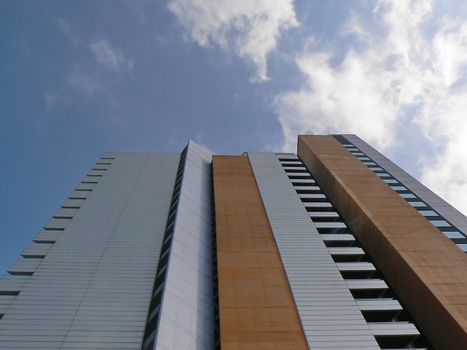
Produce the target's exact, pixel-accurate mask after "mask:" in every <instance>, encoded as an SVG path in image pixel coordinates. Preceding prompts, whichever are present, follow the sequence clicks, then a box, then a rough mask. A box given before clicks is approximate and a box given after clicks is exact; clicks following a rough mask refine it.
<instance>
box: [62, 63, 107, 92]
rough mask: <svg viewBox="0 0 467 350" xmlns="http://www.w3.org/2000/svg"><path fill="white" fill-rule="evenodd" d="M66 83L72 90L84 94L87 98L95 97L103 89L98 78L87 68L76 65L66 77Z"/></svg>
mask: <svg viewBox="0 0 467 350" xmlns="http://www.w3.org/2000/svg"><path fill="white" fill-rule="evenodd" d="M68 83H69V84H70V86H71V87H73V88H74V89H76V90H78V91H80V92H82V93H84V94H85V95H86V96H88V97H92V96H96V95H97V94H99V93H101V92H102V91H103V89H104V86H103V84H102V82H101V81H100V78H99V77H98V76H97V74H96V73H95V72H93V71H91V70H90V69H89V67H86V66H83V65H81V64H77V65H75V66H74V67H73V69H72V71H71V73H70V75H69V76H68Z"/></svg>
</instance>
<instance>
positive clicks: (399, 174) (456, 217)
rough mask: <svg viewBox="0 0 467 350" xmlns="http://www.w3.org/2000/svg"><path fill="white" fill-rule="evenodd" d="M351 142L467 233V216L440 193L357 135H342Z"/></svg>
mask: <svg viewBox="0 0 467 350" xmlns="http://www.w3.org/2000/svg"><path fill="white" fill-rule="evenodd" d="M342 136H343V137H344V138H346V139H347V140H348V141H349V142H350V143H352V144H354V145H355V146H356V147H358V148H359V149H360V150H361V151H362V152H365V153H366V154H367V155H368V156H369V157H371V158H372V159H373V160H374V161H375V162H376V163H378V164H379V165H380V166H382V167H383V168H384V169H385V170H386V171H387V172H388V173H390V174H391V175H392V176H393V177H394V178H396V179H397V180H399V181H400V182H401V183H402V184H403V185H404V186H406V187H407V188H408V189H409V190H410V191H412V192H413V193H415V194H416V195H417V196H418V197H419V198H421V199H422V200H424V201H425V203H427V204H428V205H429V206H430V207H432V208H433V209H434V210H436V211H437V212H438V213H439V214H440V215H441V216H443V217H444V218H445V219H447V220H448V221H450V222H451V223H452V224H453V225H454V226H456V227H457V228H458V229H459V230H460V231H462V232H463V233H464V234H467V217H466V216H465V215H464V214H462V213H461V212H459V211H458V210H457V209H455V208H454V207H453V206H451V205H450V204H449V203H447V202H446V201H444V200H443V199H441V198H440V197H439V196H438V195H436V194H435V193H433V192H432V191H431V190H429V189H428V188H427V187H425V186H424V185H422V184H421V183H420V182H419V181H417V180H416V179H415V178H413V177H412V176H410V175H409V174H408V173H407V172H405V171H404V170H402V169H401V168H399V167H398V166H397V165H396V164H394V163H393V162H391V161H390V160H389V159H387V158H386V157H385V156H383V155H382V154H381V153H379V152H378V151H376V150H375V149H374V148H373V147H371V146H370V145H368V144H367V143H366V142H364V141H363V140H361V139H360V138H359V137H358V136H356V135H342Z"/></svg>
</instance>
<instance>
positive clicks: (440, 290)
mask: <svg viewBox="0 0 467 350" xmlns="http://www.w3.org/2000/svg"><path fill="white" fill-rule="evenodd" d="M298 154H299V156H300V158H301V159H302V161H303V162H304V163H305V165H306V166H307V167H308V168H309V169H310V170H311V171H312V173H313V175H314V176H315V178H316V179H317V181H318V182H319V183H320V185H321V187H322V188H323V189H324V191H325V192H326V193H327V195H328V196H329V198H330V199H331V201H332V202H333V204H334V205H335V206H336V207H337V209H338V210H339V211H340V213H341V214H342V216H343V217H344V218H345V219H346V221H347V222H348V223H349V225H350V227H351V228H352V230H353V232H354V233H355V235H356V236H357V237H358V238H359V240H360V241H361V243H362V245H363V246H364V248H365V249H366V251H367V252H368V254H369V255H370V256H371V257H372V259H373V260H374V261H375V264H376V265H377V266H378V267H379V268H380V269H381V271H382V273H383V275H384V277H385V279H386V280H387V281H388V282H389V284H390V285H391V287H392V288H393V289H394V290H395V292H396V294H397V295H398V296H399V298H400V300H401V301H402V303H403V304H404V305H405V306H406V307H407V309H408V310H409V312H410V313H411V315H412V316H413V317H414V319H415V320H416V321H417V323H418V324H419V325H420V327H421V328H422V329H423V330H424V332H425V334H426V335H427V336H428V337H429V338H430V340H431V342H432V343H433V345H434V346H435V347H436V348H437V349H446V350H447V349H462V348H464V347H465V344H467V309H466V304H467V274H466V271H467V256H466V255H465V254H464V253H463V252H462V251H461V250H459V249H458V248H457V247H456V246H455V245H454V244H453V243H452V242H451V241H450V240H449V239H448V238H447V237H445V236H444V235H441V234H440V232H439V230H438V229H437V228H436V227H434V226H433V225H432V224H431V223H430V222H429V221H427V220H426V219H425V218H424V217H423V216H421V215H420V214H419V213H418V212H417V211H416V210H415V209H414V208H412V207H411V206H410V205H409V204H408V203H407V202H406V201H405V200H404V199H402V198H401V197H400V196H399V195H398V194H397V193H396V192H395V191H393V190H392V189H391V188H390V187H389V186H387V185H386V184H385V183H384V182H383V181H382V180H381V179H380V178H379V177H377V176H376V175H375V174H373V173H372V172H371V171H370V170H369V169H368V168H367V167H366V166H365V165H364V164H362V163H361V162H360V161H359V160H358V159H356V158H355V157H354V156H353V155H352V154H351V153H350V152H348V151H346V150H345V149H344V148H343V147H342V146H341V145H340V144H339V143H338V141H337V140H336V139H334V138H333V137H331V136H300V137H299V142H298Z"/></svg>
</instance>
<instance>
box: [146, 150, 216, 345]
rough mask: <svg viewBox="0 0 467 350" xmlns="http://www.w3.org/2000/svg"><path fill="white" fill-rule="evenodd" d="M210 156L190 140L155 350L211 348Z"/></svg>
mask: <svg viewBox="0 0 467 350" xmlns="http://www.w3.org/2000/svg"><path fill="white" fill-rule="evenodd" d="M210 163H211V155H210V154H209V152H208V151H207V150H205V149H204V148H202V147H200V146H198V145H197V144H196V143H194V142H192V141H190V143H189V144H188V151H187V157H186V162H185V168H184V173H183V182H182V187H181V192H180V197H179V204H178V209H177V218H176V221H175V229H174V235H173V240H172V245H171V252H170V258H169V265H168V273H167V278H166V284H165V285H166V287H165V290H164V296H163V301H162V307H161V315H160V319H159V330H158V334H157V339H156V347H155V348H156V349H158V350H172V349H180V350H184V349H187V350H188V349H193V350H194V349H197V350H205V349H214V318H213V312H214V306H213V295H212V293H213V278H212V242H211V170H210Z"/></svg>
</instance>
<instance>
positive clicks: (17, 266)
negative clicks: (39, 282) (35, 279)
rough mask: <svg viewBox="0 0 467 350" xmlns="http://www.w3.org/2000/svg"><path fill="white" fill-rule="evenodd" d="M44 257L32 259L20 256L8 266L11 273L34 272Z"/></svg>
mask: <svg viewBox="0 0 467 350" xmlns="http://www.w3.org/2000/svg"><path fill="white" fill-rule="evenodd" d="M41 262H42V259H31V258H23V257H22V256H20V257H19V258H18V259H16V261H15V262H14V263H13V265H11V266H10V267H9V268H8V270H7V271H8V273H10V274H12V275H13V274H32V273H33V272H34V271H36V269H37V267H38V266H39V264H40V263H41Z"/></svg>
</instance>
